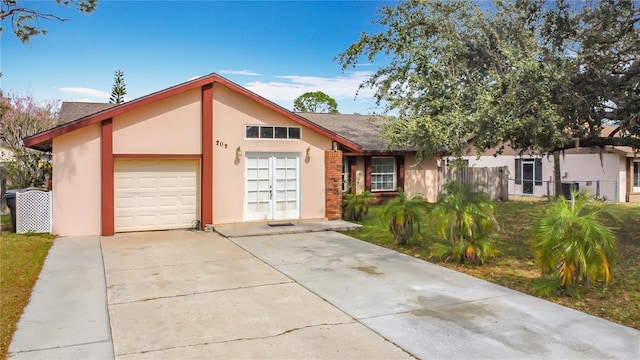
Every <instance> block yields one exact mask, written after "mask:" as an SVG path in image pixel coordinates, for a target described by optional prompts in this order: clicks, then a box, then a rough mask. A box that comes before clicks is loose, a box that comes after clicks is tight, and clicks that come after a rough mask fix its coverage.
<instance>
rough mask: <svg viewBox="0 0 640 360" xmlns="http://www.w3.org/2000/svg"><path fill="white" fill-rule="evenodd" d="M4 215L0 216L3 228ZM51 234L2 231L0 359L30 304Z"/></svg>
mask: <svg viewBox="0 0 640 360" xmlns="http://www.w3.org/2000/svg"><path fill="white" fill-rule="evenodd" d="M5 218H6V216H2V225H3V226H2V228H3V229H7V228H10V227H11V224H10V223H9V226H8V227H7V226H5V222H6V219H5ZM53 238H54V236H53V235H49V234H25V235H20V234H14V233H9V232H6V230H5V231H3V232H2V235H0V294H2V296H0V324H2V326H0V359H6V357H7V355H8V350H9V344H10V342H11V339H12V337H13V333H14V332H15V330H16V325H17V323H18V320H19V319H20V315H22V310H23V309H24V307H25V306H26V305H27V304H28V303H29V297H30V296H31V289H32V288H33V286H34V284H35V283H36V280H37V279H38V275H39V274H40V270H41V269H42V264H43V263H44V259H45V258H46V256H47V253H48V252H49V249H50V248H51V245H52V244H53Z"/></svg>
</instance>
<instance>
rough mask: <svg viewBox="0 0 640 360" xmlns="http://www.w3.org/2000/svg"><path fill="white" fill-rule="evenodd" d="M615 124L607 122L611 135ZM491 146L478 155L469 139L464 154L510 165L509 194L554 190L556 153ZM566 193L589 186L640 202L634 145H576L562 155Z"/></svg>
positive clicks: (478, 161) (480, 162) (473, 163)
mask: <svg viewBox="0 0 640 360" xmlns="http://www.w3.org/2000/svg"><path fill="white" fill-rule="evenodd" d="M614 129H615V128H614V127H611V126H605V127H604V129H603V135H604V136H608V135H609V134H610V133H611V132H612V131H613V130H614ZM497 150H498V148H494V149H489V150H487V151H485V152H484V153H482V154H481V155H480V156H477V155H475V148H474V147H473V141H472V140H471V141H470V148H469V151H468V152H467V153H468V154H469V155H467V156H463V159H464V161H465V162H467V163H468V165H469V166H470V167H497V166H507V167H508V169H509V194H512V195H523V196H534V197H543V196H550V195H553V193H554V178H553V168H554V164H553V157H552V156H540V155H519V154H518V153H517V152H516V151H515V150H513V148H511V147H510V146H509V145H508V144H505V146H504V149H503V152H502V153H501V154H497ZM560 173H561V176H562V182H563V193H565V195H566V193H567V192H569V191H570V189H571V188H577V189H578V190H582V189H588V190H589V191H590V192H591V193H592V194H594V195H597V196H599V197H601V198H603V199H606V200H608V201H613V202H640V157H638V154H637V153H635V152H634V151H633V149H632V148H631V147H626V146H605V147H604V148H602V149H600V148H574V149H567V150H565V152H564V154H563V155H561V156H560Z"/></svg>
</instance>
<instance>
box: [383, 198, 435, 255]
mask: <svg viewBox="0 0 640 360" xmlns="http://www.w3.org/2000/svg"><path fill="white" fill-rule="evenodd" d="M425 212H426V202H425V200H424V198H423V197H422V195H421V194H412V195H407V194H406V193H404V192H403V191H402V190H400V189H399V190H398V196H396V197H395V198H393V199H391V200H390V201H389V202H388V203H387V204H386V205H385V206H384V208H383V210H382V212H381V213H380V220H381V221H382V222H388V223H389V231H390V232H391V233H392V234H393V237H394V239H395V240H396V243H397V244H398V245H407V244H408V243H409V241H411V240H412V239H413V238H415V237H416V235H417V234H420V221H421V220H422V219H421V218H422V217H423V216H424V215H425Z"/></svg>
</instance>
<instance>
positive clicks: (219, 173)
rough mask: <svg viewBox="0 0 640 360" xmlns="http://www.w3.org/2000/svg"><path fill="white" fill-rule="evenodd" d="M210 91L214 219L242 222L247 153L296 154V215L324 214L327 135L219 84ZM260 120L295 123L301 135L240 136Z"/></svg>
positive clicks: (306, 217) (329, 143) (319, 215)
mask: <svg viewBox="0 0 640 360" xmlns="http://www.w3.org/2000/svg"><path fill="white" fill-rule="evenodd" d="M213 94H214V95H213V97H214V101H213V119H214V125H213V153H214V154H213V155H214V156H213V174H214V179H213V204H214V205H213V222H214V224H227V223H238V222H242V221H243V218H244V203H245V201H246V199H245V159H246V153H248V152H251V153H256V152H263V153H296V154H299V156H300V218H301V219H321V218H324V217H325V183H324V169H325V166H324V151H325V150H326V149H330V148H331V144H332V141H331V139H329V138H328V137H326V136H324V135H321V134H318V133H316V132H315V131H313V130H310V129H307V128H304V127H302V126H301V125H299V124H298V123H296V122H294V121H292V120H290V119H288V118H286V117H284V116H282V115H281V114H278V113H277V112H275V111H273V110H271V109H268V108H266V107H265V106H262V105H260V104H259V103H256V102H255V101H252V100H251V99H248V98H246V97H243V96H241V95H238V94H236V93H234V92H232V91H231V90H229V89H227V88H225V87H224V86H221V85H215V86H214V89H213ZM263 124H268V125H280V126H299V127H301V139H300V140H294V139H291V140H285V139H245V126H246V125H263ZM307 149H308V152H307Z"/></svg>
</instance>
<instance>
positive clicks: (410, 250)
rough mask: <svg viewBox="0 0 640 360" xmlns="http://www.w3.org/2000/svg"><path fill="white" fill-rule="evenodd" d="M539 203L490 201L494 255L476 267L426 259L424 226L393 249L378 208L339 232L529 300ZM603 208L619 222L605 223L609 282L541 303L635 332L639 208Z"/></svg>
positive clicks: (639, 291)
mask: <svg viewBox="0 0 640 360" xmlns="http://www.w3.org/2000/svg"><path fill="white" fill-rule="evenodd" d="M545 204H546V202H544V201H511V202H506V203H496V218H497V219H498V222H499V223H500V228H501V229H500V240H499V241H498V242H497V244H496V247H497V249H498V251H499V254H498V256H497V257H496V258H495V259H492V260H489V261H488V263H487V264H485V265H483V266H477V267H476V266H470V265H461V264H459V263H456V262H445V261H441V260H438V259H430V258H429V249H428V248H429V244H431V243H432V242H433V241H436V239H435V238H434V234H433V232H432V231H430V230H429V229H428V227H427V226H425V227H424V228H423V233H422V234H421V238H420V239H419V240H417V241H413V242H412V243H411V244H409V245H407V246H404V247H399V246H397V245H396V244H395V242H394V239H393V236H392V235H391V233H389V231H388V230H387V225H386V224H382V223H381V222H380V220H379V219H378V214H379V213H380V211H381V209H382V207H381V206H373V207H371V209H370V211H369V214H368V215H367V216H366V217H365V219H364V220H363V221H362V222H361V224H362V225H363V227H362V228H361V229H360V230H356V231H349V232H345V234H347V235H350V236H353V237H356V238H358V239H361V240H364V241H367V242H370V243H373V244H377V245H380V246H384V247H386V248H389V249H393V250H396V251H399V252H402V253H405V254H408V255H411V256H414V257H417V258H422V259H425V260H428V261H431V262H434V263H436V264H439V265H442V266H445V267H447V268H450V269H454V270H457V271H460V272H464V273H467V274H469V275H472V276H475V277H478V278H481V279H485V280H487V281H491V282H494V283H496V284H500V285H502V286H505V287H508V288H511V289H515V290H518V291H521V292H524V293H527V294H531V295H534V296H535V295H536V284H537V283H538V282H539V277H540V270H539V269H538V267H537V266H536V264H535V260H534V256H533V252H532V251H531V247H530V239H531V230H530V228H531V226H532V224H533V222H534V221H535V217H536V216H537V215H538V214H540V212H541V211H542V208H543V207H544V205H545ZM606 207H607V209H608V210H609V211H610V212H612V213H613V214H615V215H616V216H617V217H618V218H619V219H620V222H619V223H613V222H611V221H605V223H606V224H607V225H609V226H612V227H613V228H614V230H615V232H616V237H617V239H618V258H617V259H616V263H615V266H616V267H615V269H614V273H613V281H612V282H611V283H610V284H609V285H606V284H604V283H600V282H597V283H593V284H591V286H590V287H589V288H588V289H581V291H580V296H573V297H571V296H568V295H552V296H549V297H545V299H547V300H549V301H553V302H555V303H558V304H562V305H564V306H567V307H571V308H574V309H576V310H580V311H583V312H586V313H588V314H591V315H595V316H598V317H601V318H605V319H607V320H611V321H613V322H617V323H619V324H622V325H626V326H629V327H632V328H635V329H639V330H640V204H606ZM603 220H604V219H603Z"/></svg>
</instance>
